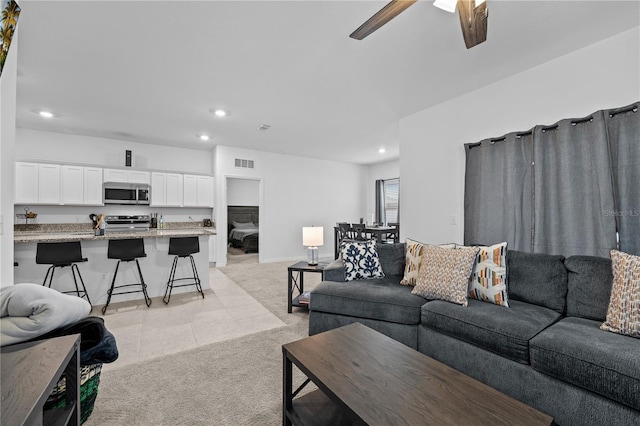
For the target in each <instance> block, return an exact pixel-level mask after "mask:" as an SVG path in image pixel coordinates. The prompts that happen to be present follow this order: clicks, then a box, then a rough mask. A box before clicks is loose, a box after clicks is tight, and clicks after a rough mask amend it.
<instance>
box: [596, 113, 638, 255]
mask: <svg viewBox="0 0 640 426" xmlns="http://www.w3.org/2000/svg"><path fill="white" fill-rule="evenodd" d="M605 120H606V121H607V130H608V134H609V145H610V149H611V165H612V171H613V183H614V190H615V194H616V207H615V210H613V211H605V212H603V214H605V215H607V216H611V215H613V216H615V219H616V220H617V223H618V233H619V239H620V250H622V251H624V252H626V253H630V254H635V255H640V113H639V112H638V103H636V104H632V105H629V106H627V107H624V108H618V109H615V110H609V111H605Z"/></svg>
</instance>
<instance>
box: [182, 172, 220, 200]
mask: <svg viewBox="0 0 640 426" xmlns="http://www.w3.org/2000/svg"><path fill="white" fill-rule="evenodd" d="M183 187H184V197H183V198H184V206H185V207H213V177H211V176H197V175H184V185H183Z"/></svg>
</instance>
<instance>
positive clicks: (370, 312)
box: [310, 275, 425, 324]
mask: <svg viewBox="0 0 640 426" xmlns="http://www.w3.org/2000/svg"><path fill="white" fill-rule="evenodd" d="M401 278H402V276H399V275H387V276H386V277H384V278H381V279H376V280H364V281H349V282H343V283H338V282H331V281H323V282H321V283H320V284H318V285H317V286H316V287H315V288H314V289H313V293H312V296H311V306H310V309H311V310H313V311H319V312H327V313H332V314H339V315H347V316H351V317H357V318H370V319H375V320H381V321H389V322H395V323H400V324H420V307H421V306H422V305H424V303H425V300H424V299H423V298H421V297H419V296H414V295H412V294H411V288H412V287H407V286H403V285H400V284H399V282H400V279H401Z"/></svg>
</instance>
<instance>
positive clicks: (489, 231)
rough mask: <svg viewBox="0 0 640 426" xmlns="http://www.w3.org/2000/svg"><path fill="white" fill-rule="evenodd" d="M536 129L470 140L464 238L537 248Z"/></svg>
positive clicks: (526, 248)
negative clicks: (533, 163) (533, 232)
mask: <svg viewBox="0 0 640 426" xmlns="http://www.w3.org/2000/svg"><path fill="white" fill-rule="evenodd" d="M532 139H533V136H532V133H531V132H523V133H510V134H508V135H505V136H504V137H503V138H498V139H486V140H483V141H481V142H480V143H476V144H466V145H465V152H466V160H467V166H466V173H465V193H464V224H465V226H464V242H465V244H466V245H471V244H483V245H490V244H496V243H500V242H503V241H506V242H507V246H508V248H509V249H511V250H522V251H531V249H532V247H531V242H532V240H531V230H532V223H531V219H532V215H531V212H532V205H531V197H532V187H531V184H532V174H531V158H532V152H533V145H532Z"/></svg>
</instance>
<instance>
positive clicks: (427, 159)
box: [400, 27, 640, 243]
mask: <svg viewBox="0 0 640 426" xmlns="http://www.w3.org/2000/svg"><path fill="white" fill-rule="evenodd" d="M505 60H508V59H505ZM638 76H640V31H639V29H638V28H637V27H636V28H635V29H633V30H629V31H626V32H623V33H621V34H619V35H617V36H614V37H611V38H609V39H606V40H603V41H601V42H598V43H596V44H593V45H591V46H587V47H586V48H583V49H580V50H577V51H575V52H572V53H570V54H567V55H565V56H563V57H560V58H557V59H555V60H553V61H550V62H547V63H545V64H542V65H539V66H537V67H534V68H531V69H529V70H527V71H524V72H522V73H520V74H516V75H514V76H511V77H508V78H506V79H503V80H501V81H498V82H496V83H494V84H491V85H489V86H486V87H482V88H480V89H478V90H476V91H474V92H471V93H468V94H466V95H463V96H461V97H459V98H456V99H453V100H451V101H448V102H445V103H442V104H439V105H437V106H435V107H432V108H429V109H426V110H424V111H420V112H418V113H416V114H413V115H411V116H409V117H406V118H404V119H402V120H401V121H400V169H401V170H402V179H401V182H400V203H401V207H400V216H401V220H400V221H401V223H402V234H403V237H410V238H415V239H418V240H420V241H425V242H431V243H443V242H451V241H455V242H462V239H463V223H462V221H463V212H464V167H465V156H464V148H463V144H465V143H468V142H475V141H479V140H481V139H484V138H488V137H497V136H501V135H503V134H505V133H508V132H511V131H523V130H528V129H530V128H532V127H533V126H534V125H537V124H552V123H554V122H556V121H558V120H561V119H564V118H570V117H583V116H586V115H588V114H590V113H592V112H594V111H597V110H599V109H605V108H613V107H619V106H624V105H627V104H630V103H632V102H635V101H638V100H639V99H640V78H639V77H638ZM453 222H455V224H453Z"/></svg>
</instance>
